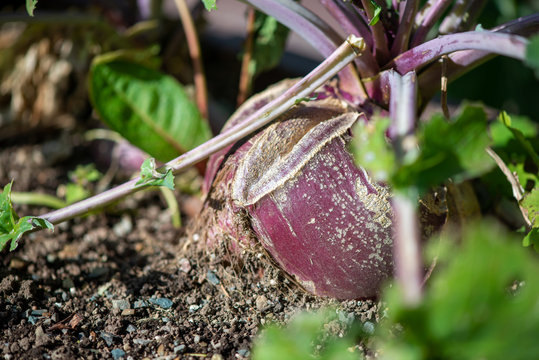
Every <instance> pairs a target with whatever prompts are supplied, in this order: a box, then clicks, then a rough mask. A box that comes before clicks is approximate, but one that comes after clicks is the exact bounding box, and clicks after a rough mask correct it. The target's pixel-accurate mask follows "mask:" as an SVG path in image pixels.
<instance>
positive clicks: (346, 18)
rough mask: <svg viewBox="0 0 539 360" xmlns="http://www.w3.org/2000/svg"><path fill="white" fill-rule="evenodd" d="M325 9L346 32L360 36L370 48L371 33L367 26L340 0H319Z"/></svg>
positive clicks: (371, 41)
mask: <svg viewBox="0 0 539 360" xmlns="http://www.w3.org/2000/svg"><path fill="white" fill-rule="evenodd" d="M320 2H321V3H322V5H324V7H325V8H326V9H327V11H328V12H329V13H330V14H331V16H333V17H334V18H335V20H337V21H338V22H339V24H340V25H341V26H342V28H343V30H344V31H345V32H346V33H347V34H353V35H355V36H357V37H362V38H363V40H365V44H367V46H368V47H369V48H371V49H372V46H373V45H372V44H373V40H372V34H371V31H370V29H369V27H368V26H367V24H366V23H364V22H363V21H362V20H361V18H360V17H358V16H357V14H355V13H353V12H352V10H351V9H349V8H348V7H347V6H346V4H345V3H344V2H342V1H334V0H320Z"/></svg>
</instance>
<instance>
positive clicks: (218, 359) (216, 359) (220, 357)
mask: <svg viewBox="0 0 539 360" xmlns="http://www.w3.org/2000/svg"><path fill="white" fill-rule="evenodd" d="M223 359H224V358H223V355H221V354H213V355H212V357H211V360H223Z"/></svg>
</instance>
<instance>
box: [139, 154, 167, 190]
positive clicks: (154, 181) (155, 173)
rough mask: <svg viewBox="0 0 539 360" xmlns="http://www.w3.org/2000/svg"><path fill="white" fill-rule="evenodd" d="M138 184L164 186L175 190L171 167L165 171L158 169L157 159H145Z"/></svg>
mask: <svg viewBox="0 0 539 360" xmlns="http://www.w3.org/2000/svg"><path fill="white" fill-rule="evenodd" d="M136 185H140V186H164V187H166V188H169V189H170V190H174V175H173V174H172V170H171V169H170V168H167V169H165V171H164V172H161V171H159V170H158V169H156V165H155V159H154V158H149V159H146V160H144V162H143V163H142V165H141V167H140V180H139V181H137V183H136Z"/></svg>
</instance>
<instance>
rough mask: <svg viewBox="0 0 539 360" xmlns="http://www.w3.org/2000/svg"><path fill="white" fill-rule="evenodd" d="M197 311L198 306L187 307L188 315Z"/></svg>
mask: <svg viewBox="0 0 539 360" xmlns="http://www.w3.org/2000/svg"><path fill="white" fill-rule="evenodd" d="M198 309H200V306H198V305H189V312H190V313H194V312H195V311H197V310H198Z"/></svg>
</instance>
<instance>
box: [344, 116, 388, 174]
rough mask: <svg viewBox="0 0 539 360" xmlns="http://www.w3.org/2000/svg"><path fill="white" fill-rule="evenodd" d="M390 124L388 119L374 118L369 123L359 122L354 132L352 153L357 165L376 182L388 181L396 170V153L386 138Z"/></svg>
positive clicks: (351, 145)
mask: <svg viewBox="0 0 539 360" xmlns="http://www.w3.org/2000/svg"><path fill="white" fill-rule="evenodd" d="M389 123H390V119H389V118H387V117H379V116H373V117H372V118H371V119H370V120H369V122H364V121H361V120H359V121H358V122H356V124H355V125H354V128H353V130H352V133H353V134H354V137H353V139H352V141H351V142H350V151H351V153H352V154H353V155H354V159H355V161H356V164H357V165H358V166H359V167H363V168H365V169H366V170H367V171H368V172H369V174H370V176H371V177H372V178H373V179H374V180H376V181H388V180H389V178H390V177H391V176H392V175H393V173H394V172H395V169H396V160H395V152H394V151H393V148H392V147H391V146H390V145H389V143H388V142H387V139H386V136H385V132H386V130H387V128H388V126H389Z"/></svg>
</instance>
